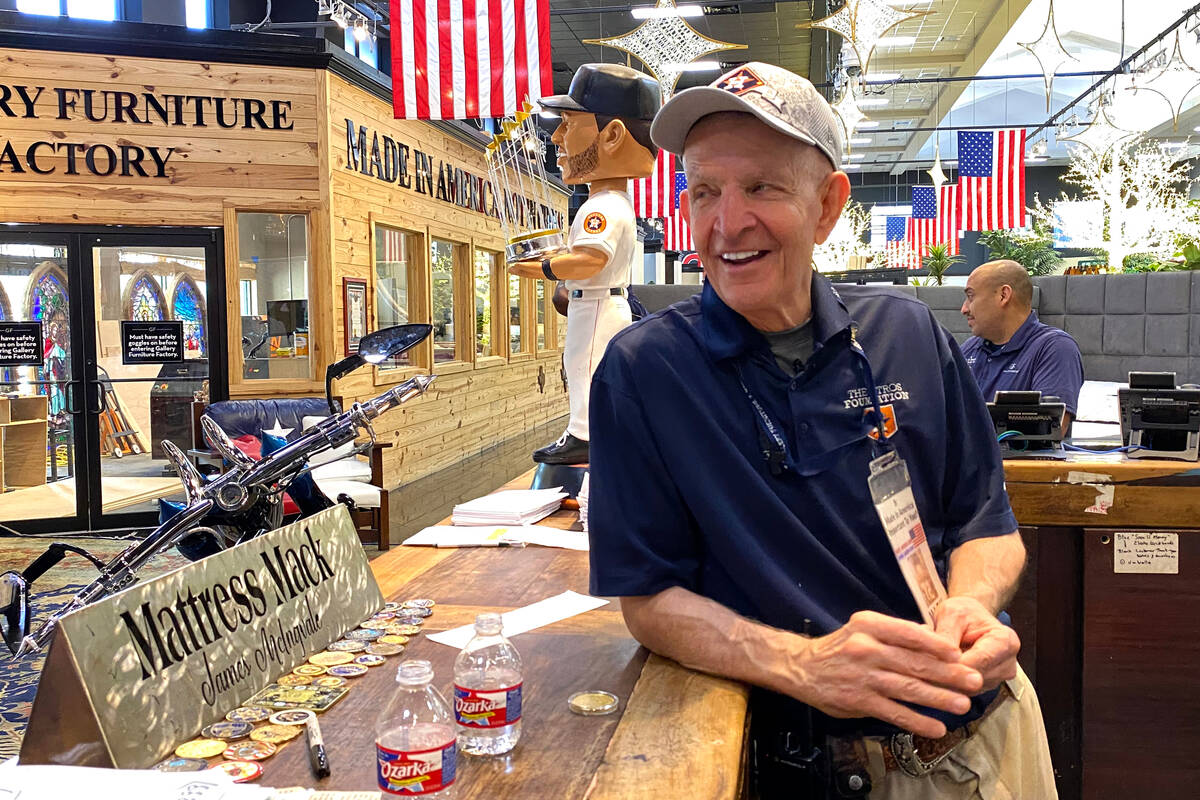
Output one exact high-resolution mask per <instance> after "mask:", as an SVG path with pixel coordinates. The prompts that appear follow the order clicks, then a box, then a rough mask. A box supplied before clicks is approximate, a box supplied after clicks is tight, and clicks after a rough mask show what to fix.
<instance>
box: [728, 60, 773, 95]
mask: <svg viewBox="0 0 1200 800" xmlns="http://www.w3.org/2000/svg"><path fill="white" fill-rule="evenodd" d="M763 85H765V84H764V83H763V81H762V79H761V78H759V77H758V76H757V75H755V74H754V73H753V72H751V71H750V70H749V69H746V68H745V67H742V68H741V69H739V70H738V71H737V72H735V73H733V74H732V75H730V76H729V77H728V78H726V79H725V80H723V81H721V82H720V83H719V84H717V88H718V89H723V90H725V91H727V92H730V93H732V94H745V93H746V92H748V91H750V90H751V89H757V88H758V87H760V86H763Z"/></svg>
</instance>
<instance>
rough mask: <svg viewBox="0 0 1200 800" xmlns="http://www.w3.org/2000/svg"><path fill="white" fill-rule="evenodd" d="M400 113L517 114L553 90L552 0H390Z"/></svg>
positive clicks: (403, 116)
mask: <svg viewBox="0 0 1200 800" xmlns="http://www.w3.org/2000/svg"><path fill="white" fill-rule="evenodd" d="M390 9H391V26H392V105H393V110H394V114H395V117H396V119H471V118H475V117H479V118H486V117H503V116H508V115H511V114H515V113H516V112H517V111H519V110H520V108H521V102H522V101H523V100H524V99H526V98H528V99H529V100H531V101H532V100H536V99H537V98H539V97H542V96H543V95H545V94H550V93H551V92H552V91H553V83H552V80H551V74H550V72H551V70H550V2H549V0H390Z"/></svg>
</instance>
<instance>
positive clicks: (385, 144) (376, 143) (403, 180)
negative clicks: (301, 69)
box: [346, 118, 562, 229]
mask: <svg viewBox="0 0 1200 800" xmlns="http://www.w3.org/2000/svg"><path fill="white" fill-rule="evenodd" d="M410 156H411V159H410ZM410 160H411V169H410ZM346 169H348V170H353V171H355V172H359V173H362V174H363V175H367V176H370V177H372V178H376V179H378V180H381V181H383V182H384V183H395V184H399V185H400V186H401V187H403V188H405V189H412V190H413V191H416V192H418V193H420V194H425V195H429V196H430V197H433V198H435V199H437V200H441V201H442V202H445V203H453V204H454V205H456V206H458V207H459V208H466V209H469V210H471V211H475V212H478V213H480V214H487V215H488V216H490V217H495V218H497V219H499V217H500V212H499V210H498V209H497V207H496V203H497V202H498V198H497V197H496V195H495V193H494V192H492V189H491V184H490V183H488V181H487V179H486V178H484V177H481V176H478V175H472V174H471V173H470V172H467V171H466V170H464V169H459V168H458V167H455V166H452V165H449V164H447V163H445V162H444V161H441V160H438V159H435V158H433V157H432V156H430V155H429V154H427V153H423V152H421V151H420V150H416V149H413V148H410V147H409V146H408V145H406V144H403V143H401V142H397V141H396V140H395V139H393V138H392V137H391V136H388V135H386V134H385V135H383V136H380V135H379V133H378V132H376V131H370V130H368V129H367V127H366V126H365V125H355V123H354V120H352V119H349V118H347V119H346ZM507 202H508V203H509V205H510V206H512V207H513V208H515V210H516V214H517V217H518V219H519V221H520V224H522V225H528V226H530V227H535V226H536V227H537V228H539V229H542V228H553V227H561V226H562V214H561V213H559V212H558V211H555V210H554V209H552V208H548V207H547V206H545V205H542V204H540V203H536V202H534V201H533V200H530V199H529V198H527V197H523V196H522V195H519V194H517V193H515V192H514V193H513V194H512V196H511V197H510V198H508V199H507Z"/></svg>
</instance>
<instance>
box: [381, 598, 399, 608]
mask: <svg viewBox="0 0 1200 800" xmlns="http://www.w3.org/2000/svg"><path fill="white" fill-rule="evenodd" d="M400 605H401V604H400V603H397V602H396V601H395V600H389V601H387V602H386V603H384V604H383V610H384V611H395V610H396V609H397V608H399V607H400Z"/></svg>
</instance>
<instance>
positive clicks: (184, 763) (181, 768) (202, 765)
mask: <svg viewBox="0 0 1200 800" xmlns="http://www.w3.org/2000/svg"><path fill="white" fill-rule="evenodd" d="M154 768H155V769H156V770H158V771H159V772H199V771H200V770H202V769H208V762H207V761H205V760H204V759H203V758H168V759H167V760H166V761H164V762H162V763H161V764H156V765H155V766H154Z"/></svg>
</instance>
